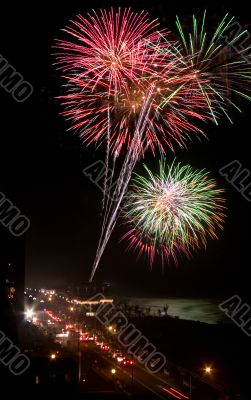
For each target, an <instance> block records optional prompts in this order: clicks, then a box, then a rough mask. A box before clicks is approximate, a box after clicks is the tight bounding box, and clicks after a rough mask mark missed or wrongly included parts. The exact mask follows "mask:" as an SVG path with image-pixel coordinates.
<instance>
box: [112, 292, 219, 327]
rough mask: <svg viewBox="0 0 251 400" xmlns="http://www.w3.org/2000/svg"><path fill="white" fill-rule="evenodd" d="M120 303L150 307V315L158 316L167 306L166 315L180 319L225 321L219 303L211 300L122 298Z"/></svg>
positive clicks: (207, 321)
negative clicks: (159, 311)
mask: <svg viewBox="0 0 251 400" xmlns="http://www.w3.org/2000/svg"><path fill="white" fill-rule="evenodd" d="M120 301H122V302H126V303H127V304H129V305H139V306H140V307H144V308H145V307H150V308H151V315H158V310H159V309H160V310H161V311H162V312H163V308H164V307H165V306H168V310H167V314H168V315H170V316H172V317H179V318H180V319H188V320H193V321H200V322H206V323H208V324H217V323H218V322H219V321H224V320H225V315H224V314H223V312H222V311H221V310H220V309H219V308H218V304H219V303H220V301H216V300H212V299H191V298H189V299H183V298H176V299H175V298H137V297H123V299H122V298H121V299H120Z"/></svg>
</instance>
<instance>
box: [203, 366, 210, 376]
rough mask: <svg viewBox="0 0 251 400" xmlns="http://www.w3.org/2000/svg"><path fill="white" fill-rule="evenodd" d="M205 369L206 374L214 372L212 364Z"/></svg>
mask: <svg viewBox="0 0 251 400" xmlns="http://www.w3.org/2000/svg"><path fill="white" fill-rule="evenodd" d="M204 371H205V373H206V374H208V375H210V374H211V372H212V368H211V367H210V366H207V367H205V368H204Z"/></svg>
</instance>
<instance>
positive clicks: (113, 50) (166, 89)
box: [56, 9, 207, 155]
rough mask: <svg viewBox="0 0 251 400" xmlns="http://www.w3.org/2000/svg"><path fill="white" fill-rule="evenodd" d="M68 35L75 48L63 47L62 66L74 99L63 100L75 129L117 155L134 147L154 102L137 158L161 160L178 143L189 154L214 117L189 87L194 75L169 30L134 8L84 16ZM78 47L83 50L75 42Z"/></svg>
mask: <svg viewBox="0 0 251 400" xmlns="http://www.w3.org/2000/svg"><path fill="white" fill-rule="evenodd" d="M71 25H72V27H67V28H66V29H65V30H64V31H65V32H66V33H67V34H68V35H71V37H72V42H68V41H62V40H58V41H57V43H56V47H57V49H58V52H57V53H56V58H57V66H58V68H60V69H61V70H62V71H63V72H62V73H63V77H64V79H65V82H66V84H65V88H64V90H66V92H67V94H65V95H62V96H60V98H61V100H62V105H63V106H64V108H65V111H64V112H63V115H64V116H65V117H66V118H67V120H69V122H70V124H71V129H72V130H74V131H77V132H78V134H79V136H80V137H81V138H82V139H83V141H84V142H85V143H86V144H87V145H88V144H93V143H95V144H96V145H100V144H101V143H107V146H108V147H109V152H110V153H111V154H115V155H119V154H120V153H121V150H122V149H123V148H125V149H128V148H130V146H131V144H132V141H133V137H134V135H135V127H136V125H137V120H138V117H139V115H140V113H141V110H142V109H143V108H145V99H146V98H147V97H148V95H149V93H151V98H150V99H149V101H148V108H149V112H148V110H147V114H146V115H145V117H146V123H145V124H144V126H145V129H144V134H143V135H142V136H141V138H139V137H138V141H137V142H135V140H134V147H135V151H136V152H139V153H140V154H141V155H144V152H145V150H146V149H148V148H149V149H151V150H152V152H153V153H154V154H155V152H156V149H158V150H159V151H160V152H161V153H162V154H163V153H165V151H166V149H167V148H170V149H171V150H173V145H174V143H177V144H178V145H180V146H182V147H184V146H186V141H187V140H188V139H190V136H191V132H194V133H197V134H198V133H202V131H201V129H200V128H199V127H198V126H197V125H196V124H195V122H196V120H205V119H206V118H207V116H206V111H207V105H206V104H205V101H204V97H203V96H202V95H201V93H200V91H199V90H198V88H193V87H192V86H191V85H189V83H188V82H189V81H191V79H192V76H191V72H190V69H189V68H188V67H187V65H185V64H184V62H181V60H180V57H178V56H177V54H176V52H175V51H174V50H173V46H174V43H173V42H172V41H170V40H169V39H168V34H167V32H166V31H158V32H157V31H155V30H156V29H157V25H158V24H157V22H156V21H150V20H149V19H148V16H147V13H144V12H141V13H139V14H137V13H133V12H131V11H130V10H129V9H125V10H124V11H121V10H119V11H118V12H117V13H116V12H115V11H114V10H113V9H111V11H109V12H107V11H105V10H101V11H100V15H99V14H97V13H95V12H94V15H93V16H91V15H89V19H86V18H84V17H82V16H78V19H77V20H76V21H71ZM75 42H77V43H75Z"/></svg>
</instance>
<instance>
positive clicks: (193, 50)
mask: <svg viewBox="0 0 251 400" xmlns="http://www.w3.org/2000/svg"><path fill="white" fill-rule="evenodd" d="M206 25H207V24H206V11H204V14H203V17H202V18H201V20H200V19H198V18H197V17H196V16H193V24H192V28H191V31H190V32H189V30H188V29H187V27H185V28H183V26H182V23H181V22H180V20H179V18H178V17H177V18H176V26H177V28H178V32H179V35H180V39H181V43H180V46H179V47H178V48H177V50H176V51H177V54H178V55H179V56H180V58H181V59H183V62H184V63H185V64H186V65H187V67H188V68H190V70H191V76H193V77H194V85H195V86H196V87H197V88H199V89H200V91H201V93H202V95H203V96H204V99H205V101H206V103H207V106H208V110H209V113H210V114H211V117H212V119H213V120H214V122H215V123H216V124H218V119H219V117H220V115H222V114H224V115H225V116H226V117H227V118H228V119H229V120H230V121H231V122H232V120H231V116H230V113H229V111H230V109H231V108H235V109H237V110H238V111H240V108H239V107H238V105H237V102H236V100H237V98H238V97H243V98H246V99H248V100H251V97H250V94H251V45H250V39H249V38H248V36H250V35H248V32H247V30H245V29H242V28H241V27H240V25H239V24H238V23H237V22H235V19H234V17H230V16H229V15H228V14H226V15H225V16H224V18H223V19H222V20H221V21H220V22H219V24H218V25H217V27H216V29H215V30H214V31H213V32H212V33H209V32H206Z"/></svg>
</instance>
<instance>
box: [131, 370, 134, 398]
mask: <svg viewBox="0 0 251 400" xmlns="http://www.w3.org/2000/svg"><path fill="white" fill-rule="evenodd" d="M133 367H134V363H133V362H132V376H131V399H132V396H133Z"/></svg>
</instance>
